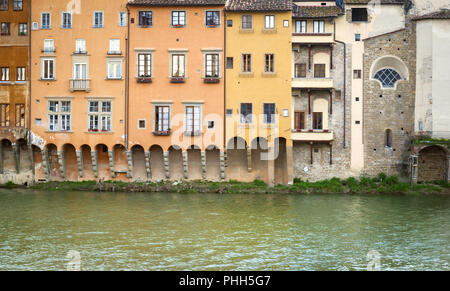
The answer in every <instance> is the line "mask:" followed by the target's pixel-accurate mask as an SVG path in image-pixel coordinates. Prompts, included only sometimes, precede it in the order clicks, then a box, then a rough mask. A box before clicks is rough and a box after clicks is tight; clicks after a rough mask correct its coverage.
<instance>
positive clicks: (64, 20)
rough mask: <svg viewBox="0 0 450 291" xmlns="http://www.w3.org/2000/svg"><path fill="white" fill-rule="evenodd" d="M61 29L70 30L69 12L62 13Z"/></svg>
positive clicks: (70, 17)
mask: <svg viewBox="0 0 450 291" xmlns="http://www.w3.org/2000/svg"><path fill="white" fill-rule="evenodd" d="M61 23H62V25H61V27H62V28H72V14H71V13H70V12H63V13H62V21H61Z"/></svg>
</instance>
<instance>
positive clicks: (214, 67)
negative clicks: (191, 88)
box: [205, 54, 219, 78]
mask: <svg viewBox="0 0 450 291" xmlns="http://www.w3.org/2000/svg"><path fill="white" fill-rule="evenodd" d="M205 60H206V62H205V77H206V78H219V54H206V55H205Z"/></svg>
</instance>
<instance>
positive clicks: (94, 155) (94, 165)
mask: <svg viewBox="0 0 450 291" xmlns="http://www.w3.org/2000/svg"><path fill="white" fill-rule="evenodd" d="M91 158H92V170H93V171H94V177H95V178H98V165H97V151H91Z"/></svg>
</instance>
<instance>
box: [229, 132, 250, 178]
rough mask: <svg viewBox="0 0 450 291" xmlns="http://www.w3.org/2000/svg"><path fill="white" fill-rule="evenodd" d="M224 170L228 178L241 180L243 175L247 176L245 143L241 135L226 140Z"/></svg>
mask: <svg viewBox="0 0 450 291" xmlns="http://www.w3.org/2000/svg"><path fill="white" fill-rule="evenodd" d="M226 171H227V172H226V175H227V177H228V179H230V180H233V179H236V180H243V179H244V178H245V177H249V173H248V163H247V143H246V141H245V140H244V139H243V138H241V137H233V138H232V139H230V140H229V141H228V144H227V169H226ZM249 180H251V179H249Z"/></svg>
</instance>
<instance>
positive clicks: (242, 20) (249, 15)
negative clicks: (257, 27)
mask: <svg viewBox="0 0 450 291" xmlns="http://www.w3.org/2000/svg"><path fill="white" fill-rule="evenodd" d="M245 18H250V21H245ZM244 24H250V27H245V25H244ZM241 29H244V30H245V29H248V30H252V29H253V15H251V14H245V15H242V17H241Z"/></svg>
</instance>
